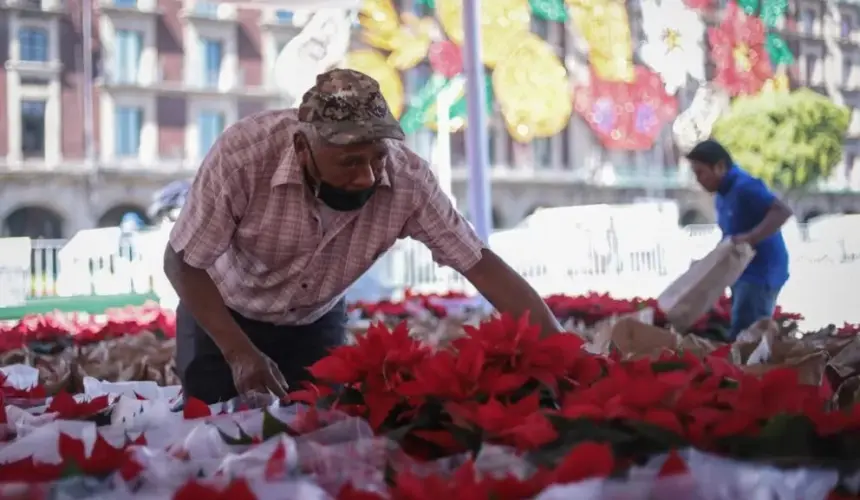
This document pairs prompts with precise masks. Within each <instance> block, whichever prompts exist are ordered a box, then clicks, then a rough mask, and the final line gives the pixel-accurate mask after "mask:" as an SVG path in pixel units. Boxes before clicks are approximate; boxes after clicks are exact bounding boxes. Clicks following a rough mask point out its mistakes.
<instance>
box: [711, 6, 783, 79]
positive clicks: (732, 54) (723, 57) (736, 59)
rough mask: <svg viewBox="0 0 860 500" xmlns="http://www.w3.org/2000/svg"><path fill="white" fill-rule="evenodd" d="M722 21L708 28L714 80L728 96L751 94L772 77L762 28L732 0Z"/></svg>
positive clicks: (756, 18) (755, 19) (756, 20)
mask: <svg viewBox="0 0 860 500" xmlns="http://www.w3.org/2000/svg"><path fill="white" fill-rule="evenodd" d="M725 16H726V17H725V18H724V19H723V22H722V23H720V25H719V26H717V27H715V28H708V41H709V43H710V46H711V59H713V61H714V64H715V65H716V67H717V76H716V78H715V79H714V80H715V81H716V82H717V83H718V84H719V85H720V86H721V87H723V88H724V89H725V90H726V91H727V92H728V93H729V94H730V95H732V96H736V95H741V94H746V95H752V94H755V93H757V92H758V91H759V90H761V88H762V87H763V86H764V83H765V82H766V81H767V80H768V79H769V78H771V77H772V76H773V68H771V64H770V59H769V58H768V54H767V50H766V49H765V34H766V33H765V27H764V24H762V22H761V20H760V19H759V18H758V17H755V16H749V15H747V14H746V13H744V11H743V9H741V8H740V7H738V5H737V4H736V3H734V2H729V4H728V6H727V7H726V14H725Z"/></svg>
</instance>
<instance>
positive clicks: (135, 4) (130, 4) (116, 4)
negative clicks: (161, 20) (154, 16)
mask: <svg viewBox="0 0 860 500" xmlns="http://www.w3.org/2000/svg"><path fill="white" fill-rule="evenodd" d="M99 5H101V8H102V10H105V11H111V10H117V11H123V12H135V11H138V12H143V13H154V12H157V11H158V2H157V0H99Z"/></svg>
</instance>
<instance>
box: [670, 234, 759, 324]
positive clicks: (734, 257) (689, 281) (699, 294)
mask: <svg viewBox="0 0 860 500" xmlns="http://www.w3.org/2000/svg"><path fill="white" fill-rule="evenodd" d="M754 255H755V251H754V250H753V249H752V247H751V246H749V245H748V244H746V243H744V244H741V245H735V244H734V243H732V242H731V240H728V239H726V240H723V241H722V242H720V244H719V245H717V248H715V249H714V250H713V251H711V253H709V254H708V255H706V256H705V258H703V259H702V260H700V261H698V262H696V263H694V264H693V265H692V266H690V269H689V270H687V272H685V273H684V274H682V275H681V276H680V277H678V279H676V280H675V281H674V282H672V284H671V285H669V287H668V288H666V290H665V291H663V293H661V294H660V296H659V297H658V298H657V303H658V304H659V305H660V308H661V309H662V310H663V312H665V313H666V316H667V317H668V318H669V321H670V322H671V323H672V325H673V326H674V327H675V328H676V329H677V330H678V331H680V332H684V331H686V330H687V329H689V328H690V327H691V326H693V324H695V323H696V321H697V320H698V319H699V318H701V317H702V315H703V314H705V313H706V312H708V310H710V309H711V307H713V306H714V304H715V303H716V302H717V300H718V299H719V298H720V297H721V296H722V295H723V292H725V290H726V288H727V287H729V286H730V285H732V284H734V282H735V281H737V279H738V278H739V277H740V276H741V273H743V271H744V269H746V267H747V265H749V263H750V261H751V260H752V258H753V256H754Z"/></svg>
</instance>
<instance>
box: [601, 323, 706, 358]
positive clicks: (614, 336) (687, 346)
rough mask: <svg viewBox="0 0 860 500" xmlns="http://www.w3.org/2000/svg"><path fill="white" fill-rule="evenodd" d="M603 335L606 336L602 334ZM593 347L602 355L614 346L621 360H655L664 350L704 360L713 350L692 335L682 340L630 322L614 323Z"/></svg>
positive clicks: (641, 324)
mask: <svg viewBox="0 0 860 500" xmlns="http://www.w3.org/2000/svg"><path fill="white" fill-rule="evenodd" d="M607 331H608V334H607V333H605V332H607ZM595 345H596V346H597V347H598V348H600V349H602V350H603V351H604V353H609V351H610V349H611V347H612V346H614V347H615V348H616V349H617V350H618V352H619V353H620V354H621V358H622V359H637V358H643V357H656V356H659V355H660V354H662V353H663V352H665V351H667V350H669V351H677V350H679V349H684V350H686V351H689V352H692V353H693V354H694V355H696V356H705V355H706V354H708V353H710V352H712V351H713V350H714V349H716V346H715V345H714V344H713V343H712V342H710V341H709V340H707V339H703V338H698V337H694V336H692V335H690V336H682V335H679V334H677V333H675V332H671V331H669V330H665V329H663V328H659V327H656V326H653V325H647V324H645V323H642V322H639V321H636V320H635V319H633V318H621V319H619V320H618V321H616V322H615V325H614V326H613V327H612V329H611V330H603V331H602V332H600V333H599V334H598V337H597V339H596V341H595Z"/></svg>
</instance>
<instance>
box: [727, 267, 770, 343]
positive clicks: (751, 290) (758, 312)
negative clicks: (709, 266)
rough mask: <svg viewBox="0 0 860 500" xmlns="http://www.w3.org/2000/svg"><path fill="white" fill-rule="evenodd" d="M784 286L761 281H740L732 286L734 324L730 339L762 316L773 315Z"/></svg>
mask: <svg viewBox="0 0 860 500" xmlns="http://www.w3.org/2000/svg"><path fill="white" fill-rule="evenodd" d="M781 289H782V287H779V288H773V287H770V286H767V285H762V284H759V283H750V282H748V281H738V282H737V283H735V285H734V286H733V287H732V326H731V329H730V330H729V335H730V337H731V338H729V339H728V340H729V341H733V340H735V339H736V338H737V337H738V335H739V334H740V333H741V332H742V331H744V330H746V329H747V328H749V327H750V325H752V324H753V323H755V322H756V321H758V320H760V319H762V318H770V317H771V316H773V310H774V309H776V298H777V297H778V296H779V291H780V290H781Z"/></svg>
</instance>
